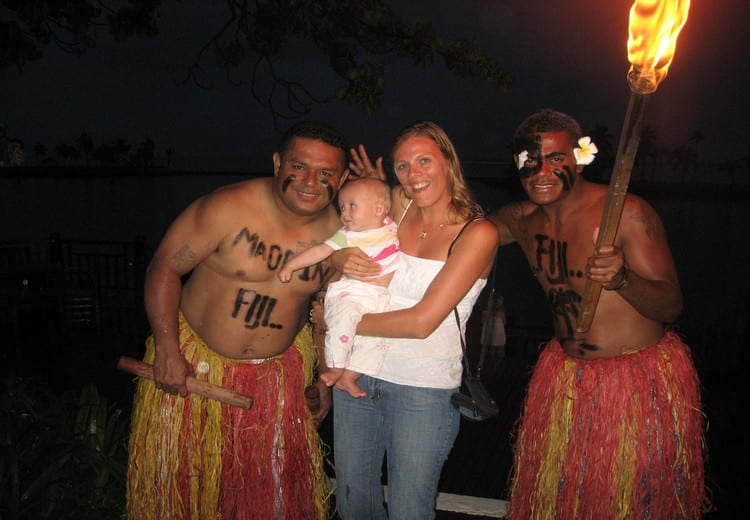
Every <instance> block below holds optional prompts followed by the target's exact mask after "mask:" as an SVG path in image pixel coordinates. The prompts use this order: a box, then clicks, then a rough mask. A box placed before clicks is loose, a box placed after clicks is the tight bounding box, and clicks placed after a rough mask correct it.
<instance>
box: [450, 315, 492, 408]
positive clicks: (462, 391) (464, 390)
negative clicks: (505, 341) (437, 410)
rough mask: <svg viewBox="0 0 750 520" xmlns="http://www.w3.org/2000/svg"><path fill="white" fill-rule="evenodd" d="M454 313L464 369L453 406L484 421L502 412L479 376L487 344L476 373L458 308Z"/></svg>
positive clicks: (454, 396) (454, 395)
mask: <svg viewBox="0 0 750 520" xmlns="http://www.w3.org/2000/svg"><path fill="white" fill-rule="evenodd" d="M453 314H454V315H455V316H456V324H457V325H458V334H459V337H460V338H461V349H462V350H463V366H464V371H463V377H462V380H461V387H460V388H459V389H458V392H456V393H454V394H453V395H452V396H451V403H452V404H453V407H454V408H455V409H456V410H458V413H460V414H461V415H463V416H464V417H466V418H467V419H469V420H470V421H484V420H485V419H491V418H493V417H495V416H497V414H498V413H500V410H499V409H498V407H497V403H496V402H495V400H494V399H493V398H492V396H491V395H490V393H489V392H488V391H487V389H486V388H485V387H484V384H482V380H481V379H480V378H479V375H480V372H481V365H482V361H483V359H484V349H485V345H482V354H481V356H480V362H479V366H478V367H477V373H476V375H475V374H474V373H473V372H472V370H471V366H469V359H468V357H467V353H466V342H464V337H463V334H461V322H460V321H459V319H458V310H456V309H455V308H454V309H453Z"/></svg>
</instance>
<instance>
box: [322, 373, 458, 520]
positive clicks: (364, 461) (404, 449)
mask: <svg viewBox="0 0 750 520" xmlns="http://www.w3.org/2000/svg"><path fill="white" fill-rule="evenodd" d="M357 383H358V384H359V386H360V387H361V388H362V389H363V390H364V391H365V392H367V397H362V398H358V399H357V398H353V397H351V396H350V395H349V394H348V393H347V392H344V391H341V390H338V389H334V390H333V403H334V406H333V435H334V437H333V455H334V459H335V465H336V485H337V492H336V504H337V506H338V510H339V515H340V516H341V518H343V519H344V520H368V519H373V520H374V519H385V518H390V519H391V520H425V519H429V518H434V517H435V498H436V497H437V493H438V481H439V480H440V471H441V469H442V467H443V463H444V462H445V460H446V458H447V457H448V453H449V452H450V450H451V448H452V447H453V442H454V441H455V440H456V436H457V435H458V427H459V424H460V416H459V414H458V412H456V410H455V409H454V408H453V406H452V405H451V401H450V399H451V394H452V393H453V392H454V391H455V390H452V389H449V390H443V389H436V388H417V387H413V386H404V385H397V384H394V383H389V382H387V381H382V380H380V379H375V378H372V377H369V376H366V375H363V376H362V377H360V379H359V381H357ZM385 454H387V456H388V458H387V471H388V514H386V512H385V508H384V506H383V488H382V485H381V476H382V467H383V457H384V456H385Z"/></svg>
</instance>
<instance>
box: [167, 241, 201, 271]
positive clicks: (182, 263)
mask: <svg viewBox="0 0 750 520" xmlns="http://www.w3.org/2000/svg"><path fill="white" fill-rule="evenodd" d="M172 261H173V262H174V263H175V264H177V266H178V267H189V266H191V265H193V262H195V251H193V250H192V249H190V246H188V245H187V244H185V245H184V246H182V247H181V248H180V250H179V251H177V252H176V253H175V254H174V256H173V257H172Z"/></svg>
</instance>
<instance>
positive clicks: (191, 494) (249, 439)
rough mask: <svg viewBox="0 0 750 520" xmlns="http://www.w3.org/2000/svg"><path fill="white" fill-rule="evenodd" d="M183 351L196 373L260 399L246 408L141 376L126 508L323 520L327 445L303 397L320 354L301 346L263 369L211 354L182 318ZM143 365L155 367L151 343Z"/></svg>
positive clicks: (176, 514) (303, 341) (307, 340)
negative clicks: (175, 390)
mask: <svg viewBox="0 0 750 520" xmlns="http://www.w3.org/2000/svg"><path fill="white" fill-rule="evenodd" d="M180 342H181V349H182V353H183V355H184V356H185V358H186V359H187V360H188V361H189V362H190V363H191V364H192V365H193V367H194V369H195V373H196V377H197V378H200V379H205V380H207V381H209V382H210V383H213V384H216V385H220V386H224V387H226V388H231V389H233V390H235V391H237V392H240V393H243V394H247V395H250V396H252V397H253V398H254V403H253V406H252V407H251V408H250V409H248V410H244V409H241V408H236V407H233V406H229V405H225V404H222V403H219V402H217V401H214V400H211V399H207V398H204V397H201V396H197V395H192V394H191V395H188V396H187V397H185V398H182V397H180V396H172V395H170V394H168V393H165V392H162V391H161V390H157V389H156V387H155V385H154V383H153V382H152V381H150V380H143V379H142V380H140V381H139V382H138V388H137V391H136V397H135V402H134V408H133V415H132V422H131V436H130V444H129V461H128V483H127V509H128V517H129V518H131V519H133V520H136V519H137V520H146V519H159V520H163V519H183V518H184V519H200V520H204V519H243V520H244V519H256V518H257V519H263V520H268V519H271V518H273V519H283V518H294V519H323V518H326V516H327V512H326V500H327V497H328V495H329V494H330V493H329V490H328V489H327V480H326V478H325V474H324V471H323V455H322V452H321V446H320V439H319V437H318V433H317V430H316V429H315V426H314V424H313V422H312V418H311V415H310V411H309V409H308V407H307V403H306V401H305V397H304V389H305V387H306V386H308V385H309V384H310V383H311V382H312V373H313V370H312V369H313V365H314V363H315V362H316V359H317V351H316V349H315V346H314V345H313V341H312V335H311V334H310V331H309V330H308V329H307V328H305V329H303V331H302V332H300V334H299V335H298V336H297V338H296V339H295V343H296V345H294V346H292V347H290V348H289V349H288V350H287V351H286V352H285V353H284V354H282V355H280V356H277V357H275V358H272V359H269V360H266V361H264V362H261V363H257V364H255V363H238V362H236V361H233V360H231V359H228V358H224V357H222V356H220V355H218V354H216V353H215V352H213V351H212V350H211V349H209V348H208V347H207V346H206V344H205V343H204V342H203V341H202V340H201V339H200V338H199V337H198V336H197V335H196V334H195V333H194V332H193V331H192V329H191V328H190V326H189V325H188V324H187V322H186V321H185V320H184V319H183V318H182V317H180ZM146 346H147V350H146V355H145V357H144V361H146V362H148V363H152V362H153V357H154V344H153V338H149V339H148V340H147V342H146Z"/></svg>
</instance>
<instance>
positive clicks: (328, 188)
mask: <svg viewBox="0 0 750 520" xmlns="http://www.w3.org/2000/svg"><path fill="white" fill-rule="evenodd" d="M320 184H322V185H323V187H324V188H325V189H326V191H327V192H328V200H333V196H334V195H336V192H335V190H334V189H333V186H331V183H330V182H328V180H327V179H320Z"/></svg>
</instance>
